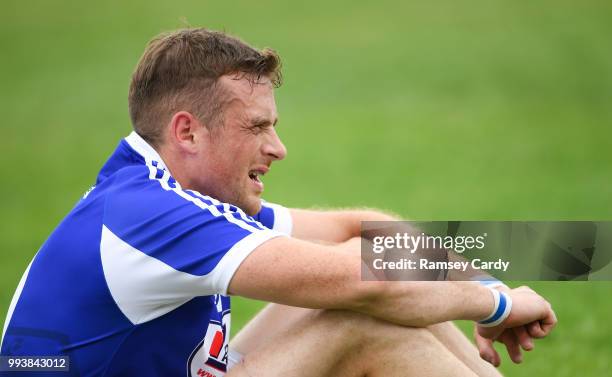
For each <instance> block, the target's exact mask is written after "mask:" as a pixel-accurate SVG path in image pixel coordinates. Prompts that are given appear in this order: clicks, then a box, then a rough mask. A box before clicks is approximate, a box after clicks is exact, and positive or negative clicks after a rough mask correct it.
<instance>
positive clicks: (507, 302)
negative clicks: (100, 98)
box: [478, 288, 512, 327]
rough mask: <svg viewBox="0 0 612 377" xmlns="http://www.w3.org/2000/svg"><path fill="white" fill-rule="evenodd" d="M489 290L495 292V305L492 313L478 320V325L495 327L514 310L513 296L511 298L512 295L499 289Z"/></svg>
mask: <svg viewBox="0 0 612 377" xmlns="http://www.w3.org/2000/svg"><path fill="white" fill-rule="evenodd" d="M489 290H490V291H491V293H492V294H493V300H494V302H495V305H494V306H493V311H492V312H491V314H490V315H488V316H487V317H485V318H484V319H482V320H480V321H478V325H480V326H483V327H494V326H497V325H499V324H501V323H502V322H503V321H504V320H506V318H508V316H509V315H510V311H511V310H512V298H510V296H508V295H507V294H506V293H505V292H500V291H498V290H497V289H493V288H489Z"/></svg>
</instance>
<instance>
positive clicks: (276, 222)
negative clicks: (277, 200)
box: [253, 200, 293, 236]
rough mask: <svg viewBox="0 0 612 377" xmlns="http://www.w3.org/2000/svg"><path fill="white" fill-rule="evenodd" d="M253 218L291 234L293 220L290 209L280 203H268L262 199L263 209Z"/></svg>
mask: <svg viewBox="0 0 612 377" xmlns="http://www.w3.org/2000/svg"><path fill="white" fill-rule="evenodd" d="M253 218H254V219H255V220H257V221H259V222H260V223H261V224H263V225H264V226H266V227H267V228H269V229H272V230H274V231H276V232H279V233H282V234H284V235H286V236H291V232H292V231H293V220H292V218H291V213H290V212H289V209H288V208H286V207H283V206H282V205H280V204H274V203H268V202H265V201H263V200H262V203H261V210H260V211H259V213H258V214H257V215H255V216H253Z"/></svg>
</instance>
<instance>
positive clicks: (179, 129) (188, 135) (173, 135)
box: [170, 111, 207, 152]
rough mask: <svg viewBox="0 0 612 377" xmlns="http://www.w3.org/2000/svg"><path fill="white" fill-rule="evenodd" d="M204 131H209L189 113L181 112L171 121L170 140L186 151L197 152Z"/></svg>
mask: <svg viewBox="0 0 612 377" xmlns="http://www.w3.org/2000/svg"><path fill="white" fill-rule="evenodd" d="M203 131H204V132H206V131H207V129H206V127H203V126H202V123H200V121H199V120H198V119H197V118H196V117H195V116H193V114H191V113H189V112H187V111H179V112H177V113H175V114H174V115H173V116H172V119H170V139H171V140H172V143H173V144H175V145H176V146H177V147H179V148H180V149H183V150H185V151H188V152H195V151H196V149H197V148H196V147H197V141H198V138H200V137H202V132H203Z"/></svg>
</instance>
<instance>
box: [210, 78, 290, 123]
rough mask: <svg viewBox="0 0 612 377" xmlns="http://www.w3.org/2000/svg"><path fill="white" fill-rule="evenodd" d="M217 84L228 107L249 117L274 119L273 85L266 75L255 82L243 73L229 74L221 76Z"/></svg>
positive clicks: (275, 115) (275, 114) (275, 116)
mask: <svg viewBox="0 0 612 377" xmlns="http://www.w3.org/2000/svg"><path fill="white" fill-rule="evenodd" d="M219 84H220V85H222V88H223V91H224V92H225V95H226V96H227V101H228V103H229V106H228V107H229V108H230V109H232V110H233V111H239V112H241V113H243V114H244V115H246V116H249V117H259V118H261V117H265V118H269V119H270V120H271V121H274V120H275V119H276V118H277V116H278V115H277V113H276V103H275V101H274V86H273V85H272V82H271V81H270V79H268V78H267V77H262V78H260V79H259V80H258V81H257V82H255V81H254V80H250V79H249V77H245V75H237V74H230V75H225V76H221V77H220V78H219Z"/></svg>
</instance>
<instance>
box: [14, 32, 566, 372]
mask: <svg viewBox="0 0 612 377" xmlns="http://www.w3.org/2000/svg"><path fill="white" fill-rule="evenodd" d="M279 67H280V63H279V59H278V56H277V55H276V54H275V53H274V52H273V51H271V50H267V49H265V50H263V51H259V50H256V49H254V48H252V47H250V46H248V45H246V44H245V43H243V42H242V41H240V40H238V39H235V38H233V37H230V36H228V35H226V34H223V33H219V32H213V31H208V30H204V29H188V30H180V31H177V32H174V33H170V34H166V35H162V36H159V37H157V38H155V39H154V40H152V41H151V42H150V44H149V45H148V47H147V49H146V51H145V53H144V55H143V56H142V58H141V60H140V62H139V64H138V66H137V68H136V70H135V72H134V75H133V77H132V83H131V86H130V93H129V107H130V116H131V120H132V123H133V127H134V132H132V133H131V134H130V135H129V136H128V137H126V138H125V139H124V140H122V141H121V143H120V144H119V146H118V147H117V149H116V150H115V152H114V153H113V155H112V156H111V157H110V159H109V160H108V161H107V162H106V164H105V165H104V166H103V167H102V169H101V171H100V173H99V175H98V178H97V180H96V184H95V186H94V187H92V189H90V190H89V191H88V192H87V193H86V194H85V195H84V196H83V198H82V199H81V200H80V201H79V202H78V203H77V205H76V206H75V208H74V209H73V210H72V211H71V212H70V213H69V214H68V216H67V217H66V218H65V219H64V220H63V221H62V223H61V224H60V225H59V226H58V228H57V229H56V230H55V231H54V232H53V233H52V234H51V236H50V237H49V239H48V240H47V241H46V242H45V244H44V245H43V246H42V247H41V249H40V251H39V252H38V253H37V254H36V256H35V257H34V259H33V261H32V262H31V264H30V265H29V266H28V269H27V270H26V272H25V273H24V275H23V278H22V279H21V282H20V283H19V286H18V288H17V291H16V293H15V296H14V298H13V301H12V303H11V306H10V308H9V312H8V315H7V320H6V325H5V330H4V332H3V340H2V355H20V356H23V355H32V356H36V355H40V356H42V355H45V356H48V355H67V356H69V357H70V375H81V376H184V375H187V376H222V375H224V374H225V373H226V372H227V371H228V370H229V372H228V373H227V375H228V376H365V375H367V376H400V375H401V376H411V375H418V376H436V375H439V376H444V375H446V376H448V375H453V376H474V375H497V372H496V371H495V370H494V368H492V367H491V366H490V365H489V364H487V363H485V362H483V361H482V360H480V359H479V358H478V353H477V351H475V348H473V347H472V346H471V345H470V344H469V342H468V341H467V340H466V339H465V337H463V336H462V335H461V334H460V333H459V332H458V330H457V329H456V328H455V327H453V326H452V325H451V324H450V323H449V322H448V321H450V320H454V319H469V320H475V321H479V320H484V322H483V324H485V323H486V322H490V323H489V324H492V325H495V326H492V327H486V328H485V327H480V326H479V330H478V333H477V342H478V345H479V348H480V351H481V355H482V356H483V357H484V358H485V359H487V360H488V361H490V362H491V363H493V364H498V363H499V356H498V355H497V354H496V353H495V351H494V350H493V348H492V346H491V342H492V339H498V340H501V341H503V342H504V343H506V345H507V346H508V350H509V352H510V354H511V356H512V357H513V359H514V360H515V361H519V358H520V349H519V346H522V347H523V348H524V349H530V348H532V346H533V344H532V338H533V337H543V336H545V335H547V334H548V333H549V332H550V330H551V329H552V327H553V326H554V325H555V323H556V319H555V317H554V313H553V312H552V310H551V308H550V305H549V304H548V303H547V302H546V301H545V300H544V299H542V298H541V297H540V296H538V295H537V294H535V293H534V292H533V291H531V290H529V289H528V288H519V289H515V290H510V289H507V288H505V287H503V288H501V290H502V291H503V292H502V293H500V291H497V290H492V289H490V288H487V287H485V286H483V285H479V284H474V283H471V282H442V283H440V282H372V281H370V282H368V281H362V280H361V278H360V271H361V260H360V257H359V253H358V251H359V239H358V238H356V237H359V234H360V232H359V229H360V221H362V220H391V219H393V217H391V216H389V215H386V214H383V213H379V212H375V211H330V212H318V211H308V210H289V209H286V208H284V207H282V206H279V205H274V204H268V203H262V201H261V194H262V192H263V189H264V184H263V182H262V177H263V176H264V175H265V174H266V173H267V172H268V171H269V169H270V167H271V165H272V163H273V162H275V161H277V160H282V159H283V158H284V157H285V155H286V153H287V152H286V148H285V146H284V145H283V144H282V142H281V140H280V139H279V137H278V135H277V133H276V130H275V125H276V123H277V118H278V117H277V110H276V105H275V101H274V92H273V91H274V87H275V86H277V85H279V84H280V71H279ZM315 240H316V241H317V242H316V243H315V242H311V241H315ZM321 242H323V243H326V245H323V244H321ZM227 295H239V296H244V297H249V298H254V299H259V300H265V301H269V302H273V303H276V304H273V305H271V306H269V307H268V308H266V309H265V310H264V311H263V312H262V313H261V314H260V315H258V317H257V318H256V319H255V320H254V321H253V322H252V323H251V324H250V325H249V326H247V327H246V328H245V329H244V331H243V332H241V333H240V334H239V336H238V337H237V339H236V340H235V342H234V343H232V345H231V347H230V345H229V328H230V299H229V297H228V296H227ZM504 307H505V308H506V309H505V310H504ZM61 375H66V373H65V372H62V373H61Z"/></svg>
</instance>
